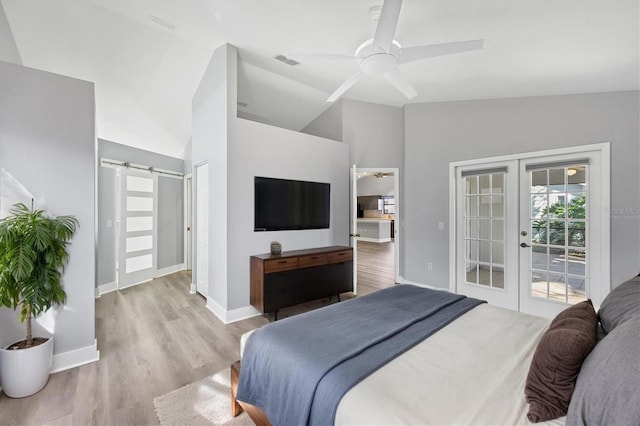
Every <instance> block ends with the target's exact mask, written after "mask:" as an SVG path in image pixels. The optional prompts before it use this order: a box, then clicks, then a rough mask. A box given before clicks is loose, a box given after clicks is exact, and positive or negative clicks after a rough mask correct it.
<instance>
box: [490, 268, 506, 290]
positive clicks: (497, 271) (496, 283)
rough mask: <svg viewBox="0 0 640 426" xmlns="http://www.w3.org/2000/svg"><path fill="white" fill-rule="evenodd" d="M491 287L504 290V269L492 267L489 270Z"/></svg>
mask: <svg viewBox="0 0 640 426" xmlns="http://www.w3.org/2000/svg"><path fill="white" fill-rule="evenodd" d="M491 286H492V287H495V288H501V289H504V268H501V267H499V266H493V267H492V269H491Z"/></svg>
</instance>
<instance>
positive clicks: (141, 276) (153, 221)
mask: <svg viewBox="0 0 640 426" xmlns="http://www.w3.org/2000/svg"><path fill="white" fill-rule="evenodd" d="M157 210H158V176H157V175H153V174H149V173H137V172H134V171H131V170H127V171H123V172H122V175H121V176H120V225H119V226H120V229H119V231H120V232H119V234H120V241H119V244H118V251H119V261H118V288H125V287H129V286H131V285H134V284H138V283H141V282H143V281H148V280H151V279H152V278H153V277H154V275H155V273H156V269H157V246H156V241H157V235H158V234H157V227H158V213H157Z"/></svg>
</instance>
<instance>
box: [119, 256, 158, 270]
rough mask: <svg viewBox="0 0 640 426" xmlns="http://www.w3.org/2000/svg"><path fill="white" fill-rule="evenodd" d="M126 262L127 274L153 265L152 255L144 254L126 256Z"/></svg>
mask: <svg viewBox="0 0 640 426" xmlns="http://www.w3.org/2000/svg"><path fill="white" fill-rule="evenodd" d="M126 263H127V264H126V271H127V274H129V273H131V272H136V271H141V270H143V269H149V268H151V267H152V266H153V256H152V255H150V254H145V255H144V256H136V257H129V258H127V262H126Z"/></svg>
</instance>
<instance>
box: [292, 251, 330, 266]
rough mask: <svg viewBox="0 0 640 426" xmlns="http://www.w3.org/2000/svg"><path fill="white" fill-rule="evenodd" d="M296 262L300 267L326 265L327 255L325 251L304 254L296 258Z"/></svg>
mask: <svg viewBox="0 0 640 426" xmlns="http://www.w3.org/2000/svg"><path fill="white" fill-rule="evenodd" d="M298 264H299V265H300V268H309V267H311V266H318V265H326V264H327V255H326V254H325V253H321V254H309V255H306V256H300V257H299V258H298Z"/></svg>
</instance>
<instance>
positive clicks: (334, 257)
mask: <svg viewBox="0 0 640 426" xmlns="http://www.w3.org/2000/svg"><path fill="white" fill-rule="evenodd" d="M348 260H353V251H352V250H343V251H336V252H333V253H329V256H328V262H329V263H339V262H346V261H348Z"/></svg>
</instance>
